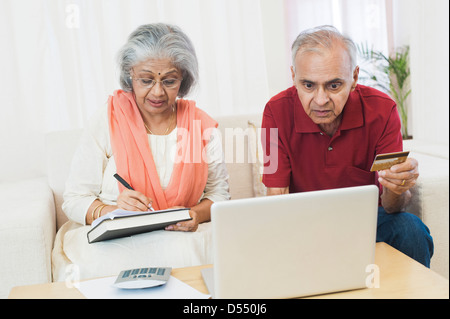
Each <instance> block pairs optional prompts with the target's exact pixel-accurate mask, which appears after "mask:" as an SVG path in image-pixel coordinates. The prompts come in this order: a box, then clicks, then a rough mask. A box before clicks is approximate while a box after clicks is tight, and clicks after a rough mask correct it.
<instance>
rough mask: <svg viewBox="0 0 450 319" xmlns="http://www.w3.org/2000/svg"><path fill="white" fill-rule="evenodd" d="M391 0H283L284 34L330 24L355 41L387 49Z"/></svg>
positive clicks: (389, 33) (292, 39)
mask: <svg viewBox="0 0 450 319" xmlns="http://www.w3.org/2000/svg"><path fill="white" fill-rule="evenodd" d="M391 2H392V0H314V1H311V0H286V5H287V10H286V11H287V25H288V27H287V29H288V37H289V40H290V42H291V43H292V42H293V41H294V40H295V38H296V37H297V35H298V33H300V31H302V30H304V29H308V28H312V27H315V26H318V25H325V24H327V25H333V26H335V27H336V28H337V29H338V30H339V31H341V32H342V33H343V34H345V35H347V36H349V37H350V38H352V39H353V41H354V42H355V43H357V44H360V43H367V44H368V45H369V46H373V48H374V49H376V50H379V51H382V52H384V53H386V54H387V53H388V52H389V51H390V50H391V49H392V48H391V46H392V45H393V44H392V42H391V41H390V40H391V39H392V29H391V24H392V21H391V20H390V19H392V15H391V11H392V8H391V6H392V3H391Z"/></svg>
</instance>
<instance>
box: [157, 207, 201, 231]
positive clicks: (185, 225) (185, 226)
mask: <svg viewBox="0 0 450 319" xmlns="http://www.w3.org/2000/svg"><path fill="white" fill-rule="evenodd" d="M172 208H184V207H172ZM189 215H191V217H192V219H191V220H187V221H184V222H178V223H176V224H174V225H169V226H167V227H166V228H165V229H166V230H178V231H191V232H194V231H196V230H197V228H198V223H199V222H198V213H197V212H196V211H195V210H192V209H190V210H189Z"/></svg>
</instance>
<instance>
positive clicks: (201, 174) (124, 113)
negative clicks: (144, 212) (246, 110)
mask: <svg viewBox="0 0 450 319" xmlns="http://www.w3.org/2000/svg"><path fill="white" fill-rule="evenodd" d="M108 118H109V128H110V135H111V146H112V150H113V154H114V158H115V162H116V167H117V174H119V175H120V176H122V177H123V178H124V179H125V180H126V181H127V182H128V183H129V184H130V185H131V186H132V187H133V188H134V189H135V190H137V191H139V192H141V193H143V194H145V195H146V196H147V197H150V198H152V200H153V204H152V205H153V207H154V208H155V209H156V210H158V209H167V208H169V207H172V206H185V207H192V206H194V205H196V204H197V202H198V200H199V199H200V197H201V195H202V193H203V191H204V189H205V185H206V180H207V178H208V163H207V162H206V151H205V147H206V145H207V143H208V141H209V138H210V134H211V129H212V128H213V127H217V122H216V121H214V120H213V119H212V118H211V117H209V116H208V115H207V114H206V113H205V112H203V111H202V110H200V109H199V108H197V107H196V106H195V102H194V101H188V100H182V99H179V100H177V128H178V132H177V135H178V136H177V139H178V141H177V152H176V155H175V164H174V167H173V171H172V176H171V179H170V182H169V185H168V186H167V188H166V190H163V189H162V187H161V184H160V182H159V177H158V172H157V171H156V166H155V162H154V160H153V156H152V152H151V149H150V145H149V141H148V136H147V132H146V129H145V127H144V121H143V120H142V117H141V114H140V112H139V108H138V106H137V105H136V101H135V100H134V96H133V93H131V92H124V91H122V90H117V91H115V92H114V95H113V96H110V97H109V99H108ZM123 189H124V187H123V186H122V185H121V184H120V183H119V190H120V192H122V191H123Z"/></svg>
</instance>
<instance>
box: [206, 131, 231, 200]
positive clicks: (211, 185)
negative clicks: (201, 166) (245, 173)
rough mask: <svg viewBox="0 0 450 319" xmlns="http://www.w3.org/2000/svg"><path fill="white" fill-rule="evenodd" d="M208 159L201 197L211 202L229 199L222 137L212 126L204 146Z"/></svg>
mask: <svg viewBox="0 0 450 319" xmlns="http://www.w3.org/2000/svg"><path fill="white" fill-rule="evenodd" d="M206 157H207V161H208V180H207V182H206V186H205V191H204V194H203V198H208V199H209V200H211V201H213V202H218V201H223V200H229V199H230V192H229V186H228V171H227V167H226V165H225V157H224V155H223V150H222V137H221V134H220V131H219V129H217V128H214V129H213V130H212V132H211V138H210V141H209V143H208V144H207V146H206Z"/></svg>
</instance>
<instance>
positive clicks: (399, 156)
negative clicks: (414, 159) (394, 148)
mask: <svg viewBox="0 0 450 319" xmlns="http://www.w3.org/2000/svg"><path fill="white" fill-rule="evenodd" d="M408 155H409V151H405V152H395V153H386V154H378V155H377V156H375V160H374V161H373V164H372V167H371V168H370V171H371V172H373V171H382V170H384V169H388V168H391V167H392V166H394V165H396V164H400V163H403V162H404V161H406V158H407V157H408Z"/></svg>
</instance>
